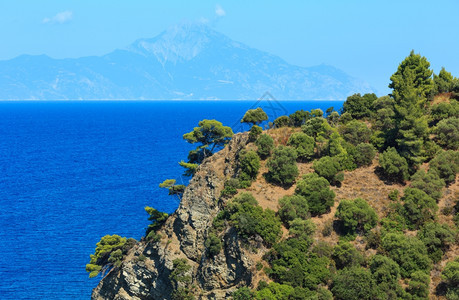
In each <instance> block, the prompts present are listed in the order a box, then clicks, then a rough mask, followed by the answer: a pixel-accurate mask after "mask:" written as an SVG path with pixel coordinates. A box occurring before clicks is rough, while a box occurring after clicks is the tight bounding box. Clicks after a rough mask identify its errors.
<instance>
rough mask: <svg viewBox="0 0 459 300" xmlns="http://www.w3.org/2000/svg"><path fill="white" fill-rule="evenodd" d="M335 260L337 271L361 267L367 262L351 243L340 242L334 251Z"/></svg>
mask: <svg viewBox="0 0 459 300" xmlns="http://www.w3.org/2000/svg"><path fill="white" fill-rule="evenodd" d="M332 258H333V260H334V261H335V265H336V268H337V269H343V268H347V267H352V266H359V265H362V264H363V263H364V262H365V258H364V257H363V255H362V254H361V253H360V252H359V251H358V250H357V249H355V247H354V246H352V244H351V243H349V242H344V241H339V243H338V245H336V246H335V248H334V249H333V255H332Z"/></svg>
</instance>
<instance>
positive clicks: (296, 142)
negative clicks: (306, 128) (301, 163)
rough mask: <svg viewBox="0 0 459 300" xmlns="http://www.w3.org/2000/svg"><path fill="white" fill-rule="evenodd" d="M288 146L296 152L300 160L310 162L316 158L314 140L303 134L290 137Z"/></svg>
mask: <svg viewBox="0 0 459 300" xmlns="http://www.w3.org/2000/svg"><path fill="white" fill-rule="evenodd" d="M287 145H289V146H291V147H293V148H294V149H295V150H296V152H297V154H298V158H299V159H301V160H309V159H311V158H312V157H313V156H314V146H315V142H314V139H313V138H312V137H310V136H308V135H307V134H305V133H303V132H295V133H293V134H292V135H291V136H290V137H289V139H288V142H287Z"/></svg>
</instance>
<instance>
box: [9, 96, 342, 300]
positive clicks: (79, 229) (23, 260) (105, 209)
mask: <svg viewBox="0 0 459 300" xmlns="http://www.w3.org/2000/svg"><path fill="white" fill-rule="evenodd" d="M342 103H343V101H282V102H281V101H276V100H274V99H268V100H260V101H172V100H171V101H66V102H64V101H55V102H53V101H43V102H38V101H15V102H0V245H1V246H0V299H89V298H90V295H91V291H92V289H93V288H94V287H95V286H96V285H97V283H98V281H99V280H100V277H96V278H92V279H89V278H88V273H87V272H86V271H85V265H86V264H87V263H88V262H89V255H90V254H91V253H94V249H95V245H96V243H97V242H98V241H99V240H100V238H101V237H102V236H104V235H107V234H110V235H111V234H119V235H121V236H125V237H132V238H135V239H137V240H138V239H140V238H141V237H142V236H143V235H144V233H145V228H146V227H147V226H148V223H149V222H148V220H147V218H148V215H147V214H146V212H145V211H144V207H145V206H153V207H155V208H157V209H158V210H161V211H165V212H168V213H173V212H174V210H175V209H176V208H177V207H178V205H179V200H178V199H177V198H174V197H171V196H168V195H167V191H166V190H163V189H160V188H159V187H158V185H159V184H160V183H161V182H162V181H163V180H165V179H176V180H177V183H178V184H182V183H183V184H186V183H187V182H188V178H186V177H183V176H182V175H181V174H182V173H183V169H182V168H181V167H180V166H179V165H178V162H179V161H181V160H186V158H187V153H188V151H190V150H191V149H193V148H194V147H195V145H191V144H188V143H186V141H185V140H183V138H182V136H183V134H184V133H186V132H189V131H191V130H193V127H196V126H197V124H198V122H199V121H200V120H203V119H216V120H218V121H220V122H222V123H223V125H226V126H231V127H232V128H233V130H234V131H235V132H239V131H243V130H247V129H248V127H247V126H246V125H244V124H241V123H240V120H241V118H242V116H243V115H244V112H245V111H247V110H248V109H250V108H256V107H262V108H263V109H264V110H265V112H266V113H267V114H268V116H269V118H270V121H272V120H274V119H275V118H276V117H278V116H281V115H288V114H290V113H293V112H295V111H296V110H299V109H303V110H310V109H315V108H321V109H322V110H323V111H325V110H326V109H327V108H329V107H334V109H336V110H339V109H340V108H341V107H342ZM263 126H267V124H263Z"/></svg>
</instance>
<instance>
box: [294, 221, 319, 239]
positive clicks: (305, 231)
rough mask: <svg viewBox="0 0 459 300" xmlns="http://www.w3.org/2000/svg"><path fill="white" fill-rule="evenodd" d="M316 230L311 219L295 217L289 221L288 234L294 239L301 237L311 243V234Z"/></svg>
mask: <svg viewBox="0 0 459 300" xmlns="http://www.w3.org/2000/svg"><path fill="white" fill-rule="evenodd" d="M315 231H316V225H315V224H314V223H313V222H312V221H311V220H304V219H301V218H296V219H294V220H292V221H291V222H290V223H289V233H290V236H291V237H293V238H296V239H302V240H306V241H308V242H309V243H310V244H312V238H311V236H312V235H313V234H314V232H315Z"/></svg>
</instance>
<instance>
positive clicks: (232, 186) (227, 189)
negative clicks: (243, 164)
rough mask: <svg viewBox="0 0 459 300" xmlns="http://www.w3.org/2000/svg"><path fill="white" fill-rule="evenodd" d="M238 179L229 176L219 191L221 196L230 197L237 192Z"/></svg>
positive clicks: (238, 186)
mask: <svg viewBox="0 0 459 300" xmlns="http://www.w3.org/2000/svg"><path fill="white" fill-rule="evenodd" d="M240 187H241V186H240V184H239V180H238V179H237V178H230V179H228V180H226V181H225V185H224V188H223V190H222V192H221V194H220V195H221V196H222V197H231V196H234V195H236V194H237V189H238V188H240Z"/></svg>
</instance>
